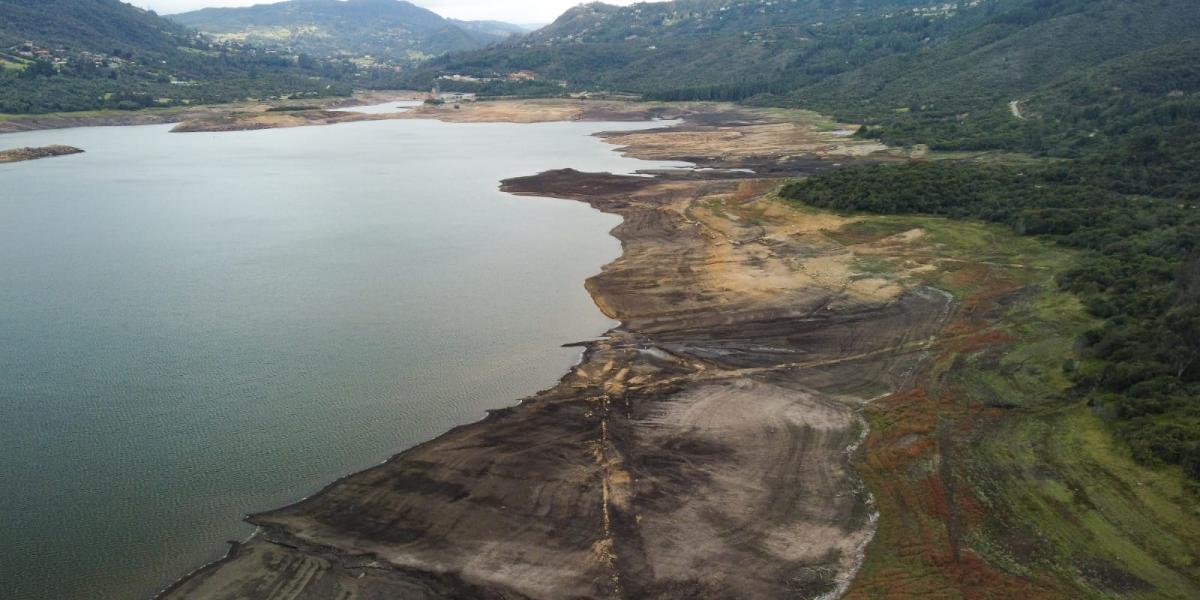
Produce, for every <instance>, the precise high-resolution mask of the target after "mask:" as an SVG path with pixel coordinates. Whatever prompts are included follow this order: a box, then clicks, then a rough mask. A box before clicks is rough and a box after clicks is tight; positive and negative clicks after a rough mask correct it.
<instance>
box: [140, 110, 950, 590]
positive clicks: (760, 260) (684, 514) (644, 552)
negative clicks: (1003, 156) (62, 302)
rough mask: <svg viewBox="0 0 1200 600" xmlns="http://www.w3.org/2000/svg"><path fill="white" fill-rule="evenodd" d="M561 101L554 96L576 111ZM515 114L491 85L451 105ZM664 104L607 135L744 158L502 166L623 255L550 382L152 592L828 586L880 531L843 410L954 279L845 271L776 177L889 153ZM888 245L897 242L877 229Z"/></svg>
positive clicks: (834, 224)
mask: <svg viewBox="0 0 1200 600" xmlns="http://www.w3.org/2000/svg"><path fill="white" fill-rule="evenodd" d="M535 104H536V103H535ZM545 108H546V107H545V106H542V107H537V106H534V108H532V109H530V110H531V111H532V112H537V111H540V110H544V109H545ZM512 110H517V111H524V110H525V109H524V108H519V107H513V109H512ZM572 110H574V109H572V108H566V109H564V108H562V105H558V106H557V107H554V108H552V110H551V116H553V117H554V118H564V113H565V114H566V118H578V119H585V118H588V117H587V116H586V115H585V114H584V113H572V112H570V111H572ZM636 110H644V108H637V109H634V110H633V111H631V112H634V111H636ZM602 112H603V116H604V117H605V118H604V119H601V120H610V119H611V118H612V117H613V112H612V111H611V110H609V109H607V108H606V109H605V110H604V111H602ZM528 114H532V113H524V112H522V113H521V114H515V113H512V112H509V113H505V111H503V110H500V111H497V107H496V106H495V105H492V106H488V107H486V108H483V109H479V112H475V114H472V111H471V109H468V110H467V111H462V112H456V113H452V115H453V117H452V118H453V119H455V120H467V119H471V118H479V119H481V120H484V119H496V118H525V117H527V116H528ZM424 116H434V117H435V118H439V115H424ZM673 116H677V117H680V116H681V117H683V118H684V119H686V122H685V123H684V124H683V125H680V126H678V127H674V128H670V129H656V130H648V131H645V132H634V133H627V134H605V135H604V137H605V139H606V140H607V141H609V142H611V143H614V144H617V145H619V146H621V147H622V148H621V149H622V151H623V152H626V153H628V154H631V155H634V156H639V155H640V156H648V157H650V156H652V157H655V158H682V157H693V158H698V159H700V161H701V162H700V163H699V164H700V165H701V166H705V167H710V168H715V169H725V170H730V169H733V170H741V169H748V168H753V169H755V170H756V171H759V172H758V173H755V174H749V173H745V172H742V171H739V172H736V173H730V172H727V171H726V172H712V171H690V172H678V173H676V172H660V173H656V174H653V175H652V176H642V177H634V176H617V175H611V174H604V173H582V172H578V171H574V170H570V169H564V170H559V171H550V172H546V173H542V174H540V175H535V176H530V177H520V178H516V179H512V180H508V181H506V182H504V184H503V189H505V190H506V191H509V192H511V193H514V194H519V195H531V196H548V197H554V198H563V199H570V200H577V201H582V202H586V203H588V204H589V205H591V206H593V207H595V208H597V209H598V210H601V211H604V212H609V213H613V214H617V215H619V216H621V217H622V218H623V221H622V223H621V225H619V226H618V227H617V228H616V229H614V230H613V232H612V234H613V235H614V236H615V237H617V238H618V239H619V240H620V242H621V245H622V250H623V252H622V255H621V257H620V258H618V259H617V260H616V261H614V262H613V263H610V264H609V265H607V266H605V267H604V269H603V271H602V272H601V273H600V274H599V275H597V276H595V277H593V278H591V279H589V280H588V281H587V283H586V285H587V289H588V290H589V292H590V293H591V294H592V297H593V298H594V299H595V301H596V304H597V306H599V307H600V309H601V310H602V311H603V312H604V313H605V314H606V315H608V316H610V317H612V318H614V319H617V320H618V321H620V322H621V325H620V326H619V327H617V328H615V329H613V330H612V331H610V332H608V334H607V335H606V336H605V337H604V338H602V339H600V340H596V341H592V342H588V343H586V344H585V345H584V347H585V352H584V357H583V360H582V361H581V363H580V364H579V365H577V366H576V367H575V368H574V369H572V370H571V371H570V372H569V373H567V374H566V375H565V376H564V377H563V378H562V379H561V380H560V382H559V383H558V385H556V386H555V387H553V388H551V389H549V390H546V391H544V392H541V393H539V394H536V395H534V396H532V397H530V398H526V399H524V400H523V401H521V403H520V404H518V405H516V406H513V407H511V408H506V409H502V410H497V411H492V412H491V413H489V414H488V416H487V417H486V418H485V419H483V420H482V421H479V422H476V423H472V424H468V425H463V426H460V427H457V428H455V429H453V430H451V431H449V432H447V433H446V434H443V435H442V436H439V437H438V438H436V439H434V440H431V441H429V442H426V443H424V444H421V445H418V446H416V447H413V448H410V449H408V450H405V451H404V452H401V453H400V454H398V455H396V456H394V457H393V458H391V459H389V460H388V461H387V462H385V463H383V464H381V465H379V466H377V467H374V468H372V469H368V470H366V471H363V472H360V473H355V474H352V475H348V476H346V477H344V478H342V479H339V480H338V481H336V482H333V483H331V484H330V485H329V486H327V487H325V488H324V489H323V490H321V491H320V492H318V493H316V494H314V495H312V496H310V497H308V498H306V499H305V500H303V501H301V502H299V503H297V504H294V505H292V506H288V507H284V508H281V509H278V510H275V511H270V512H266V513H260V514H256V515H252V516H250V517H249V518H248V519H247V520H248V521H249V522H250V523H253V524H255V525H257V526H258V527H259V531H258V533H256V534H255V535H254V536H253V537H252V538H251V539H250V540H248V541H246V542H245V543H241V544H238V545H237V546H236V547H234V548H232V549H231V551H230V553H229V555H228V556H226V557H225V558H224V559H222V560H221V561H218V562H216V563H213V564H211V565H209V566H206V567H204V568H202V569H200V570H199V571H197V572H195V573H192V574H190V575H188V576H187V577H185V578H184V579H182V580H180V581H179V582H177V583H175V584H174V585H173V586H171V587H170V588H168V589H167V590H165V591H164V592H163V593H162V594H161V595H160V597H161V598H170V599H175V598H206V599H207V598H212V599H225V598H229V599H232V598H268V597H275V595H276V594H277V593H283V592H286V594H287V597H289V598H295V599H318V598H397V597H403V598H430V599H433V598H466V597H469V598H578V597H589V598H710V597H734V596H736V597H745V598H792V597H822V596H829V595H836V594H837V593H838V592H839V591H841V590H844V589H845V585H846V584H847V583H848V582H849V580H850V578H851V576H852V575H853V573H854V572H855V570H856V569H857V568H858V566H859V564H860V563H861V555H862V551H863V548H864V547H865V545H866V543H867V542H868V541H869V540H870V539H871V536H872V532H873V531H874V512H873V510H874V509H873V507H872V504H871V501H870V497H869V495H868V494H867V493H866V492H865V491H864V489H863V487H862V486H861V483H860V482H859V480H858V479H857V477H856V476H855V475H854V474H853V473H852V471H851V469H850V465H849V461H850V456H849V453H848V450H849V449H852V448H854V447H856V445H857V444H858V443H860V441H861V439H862V437H863V434H864V431H863V424H862V420H861V418H860V417H859V415H858V411H859V409H860V408H861V406H862V405H863V404H864V403H866V402H868V401H869V400H871V399H872V398H874V397H877V396H878V395H880V394H884V393H889V392H894V391H897V390H902V389H904V388H905V387H906V386H909V385H911V374H912V373H913V372H914V371H915V369H916V366H917V365H919V364H920V363H921V362H922V361H923V360H925V358H926V356H925V351H926V348H927V343H928V340H929V339H930V338H932V337H933V336H934V335H935V334H936V333H937V332H938V331H939V330H940V328H941V327H942V326H943V324H944V323H945V320H946V318H947V316H948V315H949V313H950V311H951V308H952V300H951V299H950V298H948V297H947V296H946V295H944V294H939V293H937V292H936V291H933V290H929V289H925V288H923V287H921V286H919V285H912V284H910V283H909V282H907V281H904V280H902V279H895V278H887V277H883V276H879V275H877V274H872V273H869V272H864V271H863V270H861V269H860V268H859V267H858V263H857V256H858V255H859V254H861V253H864V252H868V251H871V250H872V248H873V247H874V246H872V248H867V247H862V248H857V247H849V246H847V245H844V244H839V243H837V242H835V241H834V240H833V239H831V238H830V237H829V236H828V235H827V232H829V231H833V230H837V229H838V228H840V227H843V226H845V225H846V224H847V223H848V222H849V220H848V219H843V218H841V217H836V216H832V215H821V214H809V213H804V212H801V211H798V210H795V209H791V208H788V207H786V206H783V205H782V204H781V203H779V202H778V201H777V200H775V199H774V198H773V197H772V190H773V189H774V187H776V186H777V185H778V184H779V183H781V181H782V178H783V177H790V176H795V175H802V174H803V173H805V172H811V171H812V170H818V169H824V168H836V166H835V165H845V164H853V163H855V162H863V161H876V160H887V159H888V156H887V155H885V154H883V153H881V152H880V149H879V148H874V147H870V146H869V145H868V144H865V143H859V142H852V141H847V140H839V139H837V138H836V136H832V135H831V134H829V132H828V130H827V129H824V130H823V129H822V128H821V127H819V126H816V125H814V124H813V123H811V122H806V121H805V120H804V119H805V117H804V115H796V114H792V115H783V116H781V115H778V114H773V113H765V112H755V111H738V110H731V109H728V108H727V107H721V108H720V109H719V110H718V109H714V108H713V107H712V106H707V107H706V106H699V105H696V106H689V107H681V108H680V109H678V112H676V113H674V115H673ZM447 118H450V117H447ZM518 122H522V121H518ZM763 173H766V175H765V176H764V175H763ZM896 243H908V242H907V238H905V239H904V240H882V241H872V242H871V244H874V245H879V244H884V245H886V244H896Z"/></svg>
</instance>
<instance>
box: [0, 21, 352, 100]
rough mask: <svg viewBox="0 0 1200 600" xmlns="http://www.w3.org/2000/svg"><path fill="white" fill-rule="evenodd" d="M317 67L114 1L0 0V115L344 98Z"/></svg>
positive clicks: (341, 87)
mask: <svg viewBox="0 0 1200 600" xmlns="http://www.w3.org/2000/svg"><path fill="white" fill-rule="evenodd" d="M323 68H324V67H323V65H320V64H317V63H310V64H307V65H301V64H299V61H297V60H295V57H291V56H286V55H279V54H271V53H267V52H263V51H261V50H260V49H257V48H253V47H246V46H244V45H241V44H221V43H215V42H214V41H213V40H211V39H208V38H206V37H204V36H202V35H200V34H198V33H196V32H194V31H192V30H189V29H187V28H185V27H183V26H181V25H179V24H177V23H174V22H172V21H168V20H166V19H164V18H162V17H159V16H158V15H156V14H154V13H153V12H149V11H145V10H142V9H139V8H135V7H133V6H130V5H129V4H125V3H124V2H120V1H119V0H0V113H43V112H53V111H71V110H92V109H100V108H123V109H135V108H143V107H149V106H166V105H174V104H184V103H193V102H194V103H200V102H223V101H230V100H238V99H242V98H246V97H250V96H254V97H260V98H261V97H269V96H288V97H296V96H300V95H305V96H312V95H322V96H327V95H333V94H343V93H348V90H349V87H350V86H348V85H342V84H339V83H337V82H336V81H333V80H331V79H329V78H328V76H329V75H331V73H326V72H324V71H323ZM333 75H337V74H333Z"/></svg>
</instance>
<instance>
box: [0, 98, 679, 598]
mask: <svg viewBox="0 0 1200 600" xmlns="http://www.w3.org/2000/svg"><path fill="white" fill-rule="evenodd" d="M646 126H647V125H646V124H644V123H641V124H639V123H620V124H617V123H548V124H537V125H511V124H469V125H464V124H447V123H441V122H437V121H425V120H396V121H374V122H362V123H351V124H343V125H337V126H333V127H306V128H294V129H282V130H267V131H251V132H236V133H220V134H171V133H168V132H169V130H170V128H171V126H169V125H153V126H138V127H114V128H89V129H69V130H58V131H43V132H30V133H18V134H11V135H6V136H3V137H2V138H0V141H2V142H3V145H4V146H5V147H18V146H44V145H49V144H70V145H73V146H78V147H80V148H83V149H85V150H87V153H86V154H80V155H76V156H70V157H63V158H59V159H55V160H47V161H36V162H28V163H21V164H14V165H5V166H0V183H2V185H3V190H4V191H3V194H2V195H0V215H2V218H0V257H3V258H2V259H0V340H3V341H2V342H0V373H3V377H2V378H0V452H3V454H4V456H5V460H4V461H3V462H0V481H4V482H5V484H4V485H3V486H0V514H3V516H4V519H3V520H0V539H3V540H5V544H4V545H3V547H2V549H0V565H2V566H0V571H2V572H0V579H2V580H4V581H5V586H6V587H5V590H4V593H5V596H6V597H10V598H14V599H18V600H27V599H29V600H31V599H41V598H56V599H59V598H61V599H68V598H110V597H111V598H118V597H119V598H133V597H144V596H147V595H150V594H152V593H153V592H154V591H156V590H157V589H160V588H161V587H163V586H164V585H166V584H167V583H169V582H170V581H171V580H173V579H174V578H176V577H178V576H179V575H180V574H181V573H184V572H186V571H187V570H188V569H191V568H194V567H195V566H196V565H198V564H202V563H203V562H205V561H206V560H211V559H215V558H217V557H219V556H220V555H221V554H222V553H223V551H224V549H225V548H224V542H225V541H226V540H228V539H241V538H244V537H245V536H246V535H248V534H249V533H250V531H251V529H250V528H249V527H248V526H246V525H244V524H241V523H240V522H239V518H240V516H241V515H243V514H245V513H248V512H253V511H260V510H265V509H269V508H273V507H276V506H279V505H282V504H286V503H288V502H290V501H294V500H297V499H299V498H301V497H303V496H304V495H306V494H309V493H311V492H313V491H315V490H316V489H317V488H319V487H320V486H321V485H322V484H324V483H327V482H329V481H331V480H333V479H335V478H337V477H339V476H342V475H345V474H347V473H349V472H352V471H354V470H355V469H359V468H363V467H366V466H369V465H372V464H375V463H377V462H379V461H380V460H383V459H385V458H387V457H388V456H389V455H390V454H392V453H394V452H396V451H398V450H400V449H403V448H405V447H407V446H411V445H412V444H415V443H418V442H421V441H423V440H426V439H429V438H432V437H433V436H435V435H437V434H438V433H441V432H443V431H445V430H446V429H448V428H450V427H452V426H454V425H458V424H462V423H467V422H471V421H474V420H477V419H479V418H480V417H482V416H483V414H484V411H485V410H487V409H491V408H499V407H502V406H506V405H509V404H511V403H512V402H513V399H515V398H520V397H524V396H527V395H529V394H530V393H532V392H534V391H536V390H538V389H542V388H545V387H548V386H550V385H551V384H553V383H554V381H555V380H556V379H557V378H558V377H559V376H561V375H562V374H563V373H564V372H565V371H566V369H567V368H568V367H570V366H571V365H572V364H573V363H574V362H575V361H577V360H578V358H579V353H580V351H579V350H578V349H564V348H561V347H560V344H563V343H565V342H573V341H578V340H582V339H587V338H591V337H594V336H596V335H598V334H600V333H601V332H603V331H604V330H605V329H607V328H609V327H610V326H611V325H612V324H613V322H612V321H610V320H608V319H606V318H605V317H604V316H603V315H601V314H600V313H599V311H598V310H597V309H596V308H595V306H594V304H593V302H592V300H591V299H590V298H589V296H588V294H587V292H586V291H585V290H584V288H583V286H582V281H583V280H584V279H585V278H586V277H588V276H590V275H593V274H595V273H596V272H597V271H598V270H599V268H600V266H601V265H603V264H605V263H606V262H608V261H610V260H612V259H613V258H615V257H616V256H617V255H618V254H619V247H618V244H617V242H616V240H615V239H613V238H611V237H609V236H608V235H607V232H608V230H609V229H611V228H612V227H613V226H615V225H616V224H617V223H618V218H617V217H614V216H611V215H604V214H601V213H599V212H596V211H594V210H593V209H591V208H589V207H587V206H584V205H582V204H577V203H573V202H563V201H560V200H552V199H539V198H517V197H514V196H510V195H507V194H504V193H501V192H499V191H498V189H497V186H498V182H499V181H500V180H502V179H504V178H507V177H513V176H519V175H529V174H533V173H537V172H540V171H544V170H546V169H552V168H560V167H573V168H577V169H582V170H589V171H613V172H631V171H633V170H635V169H654V168H664V167H669V166H672V165H671V164H670V163H656V162H648V161H639V160H634V159H630V158H624V157H622V156H620V155H619V154H617V153H616V152H614V151H613V148H612V146H608V145H605V144H604V143H603V142H601V141H600V140H599V139H596V138H593V137H590V136H589V135H588V134H590V133H592V132H596V131H601V130H622V129H640V128H645V127H646Z"/></svg>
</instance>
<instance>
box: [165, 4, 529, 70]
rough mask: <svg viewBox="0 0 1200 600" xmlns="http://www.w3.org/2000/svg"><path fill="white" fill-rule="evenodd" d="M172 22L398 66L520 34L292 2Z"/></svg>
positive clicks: (400, 9)
mask: <svg viewBox="0 0 1200 600" xmlns="http://www.w3.org/2000/svg"><path fill="white" fill-rule="evenodd" d="M168 18H169V19H171V20H173V21H174V22H176V23H179V24H181V25H185V26H187V27H191V28H194V29H197V30H199V31H202V32H204V33H206V34H209V35H213V36H215V37H217V38H218V39H235V40H238V41H244V42H249V43H254V44H257V45H264V46H284V47H287V48H290V49H292V50H295V51H298V52H304V53H307V54H311V55H314V56H320V57H339V56H350V57H362V56H368V55H369V56H372V57H374V58H377V59H385V60H390V61H398V62H410V61H415V60H420V59H423V58H427V57H429V56H436V55H440V54H444V53H447V52H452V51H461V50H471V49H476V48H481V47H484V46H487V45H488V44H492V43H495V42H499V41H502V40H504V39H507V38H508V37H510V36H512V35H515V34H517V33H519V32H521V31H523V30H522V29H521V28H519V27H517V26H515V25H510V24H507V23H500V22H495V21H478V22H476V21H456V20H452V19H447V18H444V17H442V16H441V15H438V14H436V13H434V12H433V11H430V10H428V9H425V8H422V7H420V6H417V5H415V4H412V3H410V2H407V1H405V0H348V1H345V2H343V1H340V0H288V1H286V2H277V3H274V4H259V5H254V6H247V7H212V8H205V9H201V10H198V11H190V12H184V13H178V14H174V15H170V16H169V17H168Z"/></svg>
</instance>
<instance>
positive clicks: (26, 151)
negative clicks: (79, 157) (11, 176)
mask: <svg viewBox="0 0 1200 600" xmlns="http://www.w3.org/2000/svg"><path fill="white" fill-rule="evenodd" d="M81 153H83V150H80V149H79V148H75V147H74V146H59V145H54V146H42V147H40V148H15V149H12V150H0V164H3V163H13V162H22V161H26V160H38V159H40V158H53V157H55V156H67V155H69V154H81Z"/></svg>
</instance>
